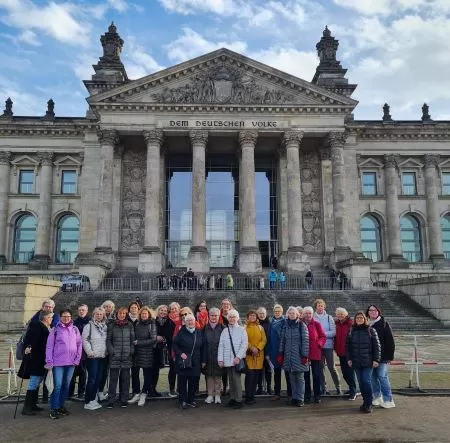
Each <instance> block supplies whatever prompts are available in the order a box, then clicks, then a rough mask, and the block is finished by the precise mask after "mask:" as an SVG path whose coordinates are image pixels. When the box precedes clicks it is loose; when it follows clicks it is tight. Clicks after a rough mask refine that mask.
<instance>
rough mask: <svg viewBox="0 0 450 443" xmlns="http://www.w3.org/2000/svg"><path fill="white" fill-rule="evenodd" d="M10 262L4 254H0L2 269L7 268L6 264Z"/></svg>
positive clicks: (0, 267) (0, 268)
mask: <svg viewBox="0 0 450 443" xmlns="http://www.w3.org/2000/svg"><path fill="white" fill-rule="evenodd" d="M7 263H8V260H7V259H6V257H5V256H4V255H0V270H3V269H5V266H6V264H7Z"/></svg>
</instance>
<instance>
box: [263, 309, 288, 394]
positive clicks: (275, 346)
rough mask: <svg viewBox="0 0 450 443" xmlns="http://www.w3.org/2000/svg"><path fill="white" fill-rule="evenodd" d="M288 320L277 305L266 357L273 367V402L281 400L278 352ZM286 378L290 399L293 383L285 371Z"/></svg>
mask: <svg viewBox="0 0 450 443" xmlns="http://www.w3.org/2000/svg"><path fill="white" fill-rule="evenodd" d="M285 321H286V319H285V318H284V316H283V307H282V306H281V305H278V304H277V305H275V306H274V307H273V317H272V318H271V320H270V332H269V355H267V356H266V359H267V360H270V362H271V363H272V365H273V368H274V370H273V389H274V396H273V397H272V401H279V400H280V398H281V372H282V368H283V366H282V365H280V364H279V363H278V359H277V357H278V351H279V348H280V339H281V330H282V329H283V326H284V323H285ZM284 377H285V379H286V389H287V395H288V397H290V396H291V394H292V392H291V381H290V379H289V374H288V373H287V372H286V371H284Z"/></svg>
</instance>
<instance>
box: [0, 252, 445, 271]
mask: <svg viewBox="0 0 450 443" xmlns="http://www.w3.org/2000/svg"><path fill="white" fill-rule="evenodd" d="M0 259H1V257H0ZM430 260H431V262H432V263H433V267H434V268H435V269H442V268H448V267H450V261H449V260H447V259H446V258H445V255H444V254H435V255H430Z"/></svg>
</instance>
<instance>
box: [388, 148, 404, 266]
mask: <svg viewBox="0 0 450 443" xmlns="http://www.w3.org/2000/svg"><path fill="white" fill-rule="evenodd" d="M397 170H398V166H397V156H396V155H391V154H389V155H385V156H384V179H385V193H386V216H387V233H388V241H387V243H388V248H389V256H388V260H389V261H390V262H391V266H392V267H407V266H408V265H407V262H406V260H405V259H404V258H403V253H402V243H401V239H400V217H399V211H398V198H397V196H398V188H397V184H398V172H397Z"/></svg>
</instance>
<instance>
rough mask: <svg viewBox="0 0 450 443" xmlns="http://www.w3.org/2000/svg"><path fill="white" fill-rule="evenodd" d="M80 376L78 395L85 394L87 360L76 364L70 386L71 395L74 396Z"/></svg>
mask: <svg viewBox="0 0 450 443" xmlns="http://www.w3.org/2000/svg"><path fill="white" fill-rule="evenodd" d="M77 377H78V392H77V393H78V397H82V396H84V391H85V390H86V360H85V359H82V360H80V364H79V365H78V366H75V370H74V371H73V376H72V380H71V381H70V386H69V397H72V396H73V395H74V393H75V383H76V379H77Z"/></svg>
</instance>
